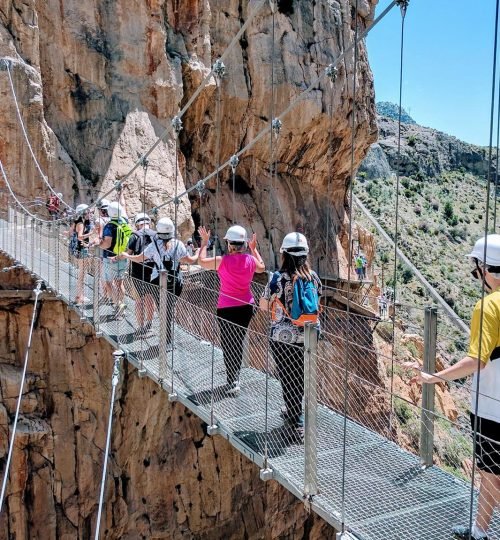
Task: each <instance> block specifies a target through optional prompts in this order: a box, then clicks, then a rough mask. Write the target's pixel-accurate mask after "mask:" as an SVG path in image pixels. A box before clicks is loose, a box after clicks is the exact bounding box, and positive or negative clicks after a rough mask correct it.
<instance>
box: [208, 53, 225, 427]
mask: <svg viewBox="0 0 500 540" xmlns="http://www.w3.org/2000/svg"><path fill="white" fill-rule="evenodd" d="M212 71H213V72H214V74H215V82H216V84H217V97H216V101H215V122H216V129H217V132H216V134H217V137H216V143H215V144H216V148H215V151H216V166H217V168H216V171H217V172H216V176H215V177H216V187H215V215H214V220H215V222H214V227H213V231H212V234H213V235H214V243H213V259H214V272H217V246H219V248H222V244H221V242H220V232H219V229H220V226H219V219H220V216H219V212H220V207H219V204H220V201H219V197H220V173H221V169H222V168H221V166H220V159H221V158H220V153H221V131H222V125H221V124H222V110H221V108H222V81H223V79H224V75H225V74H226V66H225V65H224V63H223V62H222V60H221V59H218V60H217V61H216V62H215V64H214V67H213V69H212ZM207 255H208V246H207ZM216 326H217V308H215V316H214V317H213V336H215V335H216V333H217V328H216ZM210 386H211V395H210V426H209V431H207V433H209V435H215V434H216V433H217V432H218V426H217V423H216V420H215V414H214V407H215V392H214V386H215V338H214V339H212V352H211V385H210Z"/></svg>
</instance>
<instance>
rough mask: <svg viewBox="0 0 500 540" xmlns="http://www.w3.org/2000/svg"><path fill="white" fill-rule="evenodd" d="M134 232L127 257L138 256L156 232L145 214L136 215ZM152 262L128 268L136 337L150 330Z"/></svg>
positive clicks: (153, 302) (136, 264)
mask: <svg viewBox="0 0 500 540" xmlns="http://www.w3.org/2000/svg"><path fill="white" fill-rule="evenodd" d="M134 224H135V229H136V230H135V232H134V233H133V234H132V236H131V237H130V240H129V242H128V246H127V253H128V254H129V255H140V254H141V253H142V252H143V251H144V249H145V248H146V247H147V246H148V245H149V244H151V242H152V241H153V240H154V237H155V234H156V232H155V231H154V230H152V229H150V228H149V227H150V225H151V218H150V217H149V216H148V215H147V214H143V213H140V214H137V215H136V216H135V219H134ZM153 267H154V262H153V261H144V262H142V263H141V262H133V261H132V263H131V267H130V275H131V277H132V283H133V285H134V289H135V292H136V298H135V318H136V320H137V323H138V324H139V328H138V329H137V334H138V335H145V334H147V333H148V332H149V330H151V324H152V321H153V315H154V311H155V299H154V296H153V292H152V291H153V287H152V286H151V284H150V282H151V273H152V271H153Z"/></svg>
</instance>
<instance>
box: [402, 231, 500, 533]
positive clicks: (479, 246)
mask: <svg viewBox="0 0 500 540" xmlns="http://www.w3.org/2000/svg"><path fill="white" fill-rule="evenodd" d="M468 257H470V258H471V260H472V262H473V265H474V269H473V270H472V275H473V276H474V278H475V279H481V280H483V279H484V283H485V288H486V291H487V292H488V294H487V295H486V296H485V297H484V299H482V300H479V301H478V302H477V304H476V306H475V307H474V311H473V313H472V320H471V335H470V344H469V351H468V353H467V356H465V357H464V358H462V360H460V361H459V362H457V363H456V364H454V365H453V366H450V367H448V368H446V369H443V370H442V371H440V372H438V373H435V374H429V373H424V372H420V373H418V374H417V375H416V376H415V377H414V378H413V379H412V382H424V383H437V382H440V381H442V380H447V381H453V380H455V379H461V378H463V377H467V376H468V375H472V374H473V376H474V380H473V384H472V393H471V425H472V429H473V430H476V440H475V458H476V463H477V468H478V469H479V472H480V476H481V487H480V490H479V499H478V509H477V515H476V520H475V523H474V524H473V527H472V529H470V528H469V527H466V526H457V527H454V528H453V534H454V535H455V538H459V539H464V540H465V539H467V540H469V539H471V540H488V528H489V526H490V522H491V518H492V515H493V511H494V510H495V508H496V507H497V506H498V505H499V504H500V235H499V234H489V235H488V236H486V237H483V238H480V239H479V240H478V241H477V242H476V244H475V245H474V249H473V250H472V252H471V253H469V255H468ZM478 379H479V382H478ZM478 384H479V395H477V393H476V390H477V389H478Z"/></svg>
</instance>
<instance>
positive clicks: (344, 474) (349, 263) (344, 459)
mask: <svg viewBox="0 0 500 540" xmlns="http://www.w3.org/2000/svg"><path fill="white" fill-rule="evenodd" d="M354 19H355V27H354V67H353V87H352V123H351V165H350V176H351V181H350V186H349V234H348V242H349V246H348V248H347V287H348V291H350V289H351V273H352V260H351V259H352V229H353V226H352V220H353V211H352V209H353V200H352V195H353V189H354V144H355V131H356V89H357V75H358V31H359V23H358V0H356V4H355V9H354ZM346 78H347V74H346ZM350 299H351V295H350V294H347V304H346V320H347V331H348V330H349V325H350V324H349V323H350V316H351V311H350V308H351V300H350ZM344 347H345V360H344V362H345V366H344V368H345V369H344V421H343V426H342V433H343V441H342V456H343V457H342V481H341V483H342V488H341V491H342V501H341V522H342V533H345V532H346V531H345V522H346V482H347V471H346V465H347V412H348V408H349V392H348V383H349V364H350V362H349V350H350V346H349V342H348V340H347V339H346V340H344Z"/></svg>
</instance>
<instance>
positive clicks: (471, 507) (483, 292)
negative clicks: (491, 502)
mask: <svg viewBox="0 0 500 540" xmlns="http://www.w3.org/2000/svg"><path fill="white" fill-rule="evenodd" d="M499 13H500V0H496V10H495V31H494V32H495V34H494V36H495V37H494V45H493V66H492V84H491V108H490V138H489V160H488V163H489V166H488V177H487V182H486V205H485V206H486V214H485V217H484V239H485V242H484V251H483V263H482V265H481V266H482V279H481V304H480V311H479V316H480V319H479V345H478V358H477V371H476V375H477V376H476V398H475V403H474V411H473V412H474V426H473V444H472V457H473V459H472V474H471V485H470V504H469V531H472V524H473V519H474V516H473V512H474V491H475V487H474V484H475V478H476V469H477V464H476V460H475V459H474V457H475V456H476V449H477V430H478V420H477V419H478V406H479V383H480V380H481V356H482V350H481V349H482V341H483V330H484V328H483V318H484V299H485V296H486V270H487V267H488V265H487V264H486V254H487V250H488V236H487V235H488V231H489V219H490V193H491V165H492V147H493V124H494V115H495V84H496V73H497V48H498V22H499ZM499 105H500V103H499ZM495 198H496V193H495ZM483 480H484V478H483V479H482V480H481V481H483ZM471 538H472V536H471Z"/></svg>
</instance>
